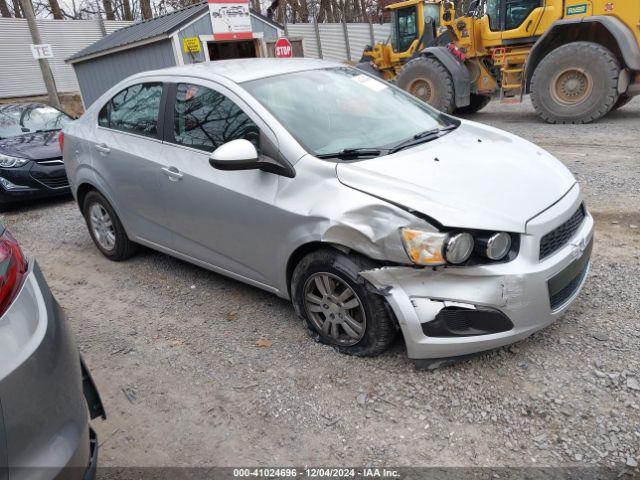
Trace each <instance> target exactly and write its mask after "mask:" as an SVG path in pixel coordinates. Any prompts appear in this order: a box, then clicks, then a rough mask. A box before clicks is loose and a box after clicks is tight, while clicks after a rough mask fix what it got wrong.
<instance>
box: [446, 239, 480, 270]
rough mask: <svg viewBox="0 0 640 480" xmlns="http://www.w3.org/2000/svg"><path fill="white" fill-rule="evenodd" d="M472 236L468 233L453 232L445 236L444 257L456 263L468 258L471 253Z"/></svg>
mask: <svg viewBox="0 0 640 480" xmlns="http://www.w3.org/2000/svg"><path fill="white" fill-rule="evenodd" d="M473 245H474V241H473V237H472V236H471V234H470V233H467V232H462V233H454V234H452V235H449V236H448V237H447V241H446V243H445V258H446V259H447V262H449V263H453V264H454V265H458V264H460V263H464V262H466V261H467V260H469V257H470V256H471V254H472V253H473Z"/></svg>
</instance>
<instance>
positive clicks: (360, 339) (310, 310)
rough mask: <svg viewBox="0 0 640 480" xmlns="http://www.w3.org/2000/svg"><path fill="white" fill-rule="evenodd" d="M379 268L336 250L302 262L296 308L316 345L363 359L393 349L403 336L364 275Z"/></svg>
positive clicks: (294, 284)
mask: <svg viewBox="0 0 640 480" xmlns="http://www.w3.org/2000/svg"><path fill="white" fill-rule="evenodd" d="M375 266H376V265H375V263H374V262H372V261H371V260H369V259H367V258H364V257H361V256H359V255H345V254H343V253H341V252H339V251H337V250H332V249H325V250H319V251H316V252H313V253H310V254H309V255H307V256H306V257H304V258H303V259H302V260H301V261H300V263H298V265H297V266H296V268H295V270H294V272H293V275H292V278H291V294H292V298H293V304H294V307H295V309H296V312H297V313H298V315H300V316H301V317H302V318H303V319H304V321H305V322H306V324H307V327H308V329H309V332H310V334H311V336H312V337H313V338H314V339H315V340H316V341H319V342H322V343H325V344H328V345H331V346H333V347H334V348H335V349H336V350H338V351H339V352H341V353H345V354H347V355H357V356H375V355H379V354H380V353H382V352H384V351H385V350H386V349H387V348H388V347H389V345H391V343H392V342H393V340H394V338H395V336H396V333H397V328H396V324H395V321H394V318H393V314H392V313H391V311H390V309H389V308H388V307H387V304H386V301H385V300H384V298H383V297H381V296H380V295H379V294H377V293H374V292H373V291H372V289H371V287H370V286H369V285H368V284H367V282H366V281H365V280H364V279H363V278H362V277H360V276H359V272H361V271H363V270H368V269H371V268H375Z"/></svg>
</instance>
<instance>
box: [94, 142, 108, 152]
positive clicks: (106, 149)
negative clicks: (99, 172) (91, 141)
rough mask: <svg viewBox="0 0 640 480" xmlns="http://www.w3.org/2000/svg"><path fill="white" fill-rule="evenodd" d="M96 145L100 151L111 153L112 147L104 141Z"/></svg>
mask: <svg viewBox="0 0 640 480" xmlns="http://www.w3.org/2000/svg"><path fill="white" fill-rule="evenodd" d="M95 147H96V150H98V151H99V152H100V153H109V152H110V151H111V149H110V148H109V147H107V146H106V145H105V144H104V143H99V144H97V145H96V146H95Z"/></svg>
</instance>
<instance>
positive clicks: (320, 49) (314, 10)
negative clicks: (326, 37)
mask: <svg viewBox="0 0 640 480" xmlns="http://www.w3.org/2000/svg"><path fill="white" fill-rule="evenodd" d="M313 28H314V30H315V32H316V42H317V43H318V56H319V57H320V58H323V56H322V42H321V41H320V28H319V27H318V12H317V11H316V7H315V6H314V7H313Z"/></svg>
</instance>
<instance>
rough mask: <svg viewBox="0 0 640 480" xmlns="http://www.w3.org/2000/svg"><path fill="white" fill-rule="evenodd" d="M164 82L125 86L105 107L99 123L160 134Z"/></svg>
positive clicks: (146, 133) (137, 132)
mask: <svg viewBox="0 0 640 480" xmlns="http://www.w3.org/2000/svg"><path fill="white" fill-rule="evenodd" d="M161 98H162V83H140V84H137V85H132V86H130V87H128V88H125V89H124V90H122V91H121V92H119V93H118V94H116V95H115V96H114V97H113V98H112V99H111V100H109V102H108V103H107V104H106V105H105V106H104V107H102V110H100V113H99V114H98V125H100V126H102V127H107V128H113V129H114V130H121V131H123V132H128V133H135V134H138V135H144V136H146V137H157V136H158V114H159V113H160V99H161Z"/></svg>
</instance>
